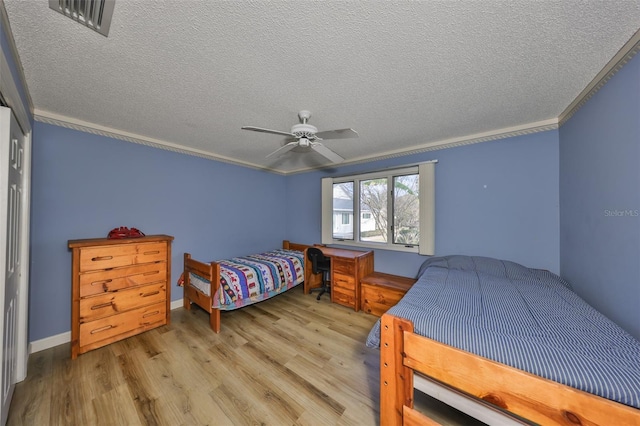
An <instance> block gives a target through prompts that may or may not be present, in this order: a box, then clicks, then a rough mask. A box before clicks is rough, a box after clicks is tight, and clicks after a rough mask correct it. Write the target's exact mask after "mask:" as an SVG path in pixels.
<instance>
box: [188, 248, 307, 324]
mask: <svg viewBox="0 0 640 426" xmlns="http://www.w3.org/2000/svg"><path fill="white" fill-rule="evenodd" d="M308 247H310V246H308V245H305V244H296V243H291V242H289V241H287V240H284V241H282V248H283V249H285V250H298V251H302V252H304V271H305V280H306V279H307V276H308V275H309V271H310V269H309V268H310V266H309V262H308V259H307V252H306V249H307V248H308ZM189 272H193V273H194V274H196V275H199V276H201V277H202V278H205V279H207V281H209V282H210V283H211V291H210V292H209V294H210V296H207V295H206V294H204V293H202V292H201V291H200V290H198V289H197V288H195V287H194V286H192V285H191V283H190V281H189ZM183 277H184V298H183V305H184V308H185V309H187V310H190V309H191V303H195V304H196V305H198V306H200V307H201V308H202V309H204V310H205V311H207V312H208V313H209V325H210V326H211V329H212V330H213V331H214V332H216V333H220V309H217V308H215V309H214V308H213V301H212V297H213V296H214V295H215V294H216V292H217V291H218V288H220V264H218V263H217V262H209V263H204V262H199V261H197V260H195V259H192V258H191V254H189V253H185V254H184V275H183Z"/></svg>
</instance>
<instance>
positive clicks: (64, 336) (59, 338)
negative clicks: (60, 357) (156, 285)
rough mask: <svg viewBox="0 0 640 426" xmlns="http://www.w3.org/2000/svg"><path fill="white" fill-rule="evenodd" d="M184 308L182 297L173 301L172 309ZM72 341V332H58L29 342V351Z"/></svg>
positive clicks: (37, 350)
mask: <svg viewBox="0 0 640 426" xmlns="http://www.w3.org/2000/svg"><path fill="white" fill-rule="evenodd" d="M178 308H182V299H178V300H172V301H171V310H172V311H173V310H174V309H178ZM70 341H71V332H70V331H66V332H64V333H60V334H57V335H55V336H50V337H45V338H44V339H40V340H34V341H33V342H30V343H29V353H30V354H33V353H36V352H40V351H44V350H45V349H49V348H53V347H54V346H58V345H63V344H65V343H69V342H70Z"/></svg>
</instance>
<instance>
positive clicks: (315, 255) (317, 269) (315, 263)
mask: <svg viewBox="0 0 640 426" xmlns="http://www.w3.org/2000/svg"><path fill="white" fill-rule="evenodd" d="M307 258H308V259H309V260H310V261H311V266H312V269H311V270H312V272H313V273H314V274H322V287H320V288H319V289H320V294H318V297H317V298H316V300H320V297H322V295H323V294H325V293H327V292H329V294H331V293H330V292H331V286H330V285H329V283H328V281H329V279H328V278H327V277H328V276H329V274H330V273H331V259H330V258H329V257H327V256H325V255H324V253H322V250H320V249H319V248H315V247H309V248H308V249H307ZM313 290H317V289H315V288H314V289H311V291H312V292H313Z"/></svg>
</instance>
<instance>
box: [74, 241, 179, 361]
mask: <svg viewBox="0 0 640 426" xmlns="http://www.w3.org/2000/svg"><path fill="white" fill-rule="evenodd" d="M172 240H173V237H170V236H168V235H153V236H147V237H141V238H126V239H114V240H110V239H106V238H98V239H88V240H71V241H69V248H71V249H72V263H71V269H72V272H71V273H72V279H71V358H76V357H77V356H78V355H79V354H82V353H85V352H87V351H89V350H92V349H96V348H99V347H102V346H104V345H107V344H109V343H113V342H116V341H118V340H122V339H124V338H126V337H130V336H133V335H136V334H138V333H141V332H143V331H146V330H150V329H152V328H155V327H159V326H161V325H165V324H169V322H170V317H169V313H170V304H171V296H170V290H171V286H170V283H169V280H170V279H171V241H172Z"/></svg>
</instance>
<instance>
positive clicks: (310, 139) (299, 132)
mask: <svg viewBox="0 0 640 426" xmlns="http://www.w3.org/2000/svg"><path fill="white" fill-rule="evenodd" d="M310 117H311V112H309V111H306V110H302V111H300V112H298V118H299V119H300V123H299V124H294V125H293V127H291V131H290V132H283V131H280V130H270V129H263V128H262V127H253V126H243V127H242V129H243V130H252V131H254V132H262V133H272V134H274V135H282V136H290V137H293V138H295V140H293V141H289V143H287V144H286V145H284V146H283V147H281V148H278V149H277V150H275V151H274V152H272V153H271V154H269V155H267V158H269V157H274V156H279V155H282V154H284V153H285V152H288V151H291V150H292V149H294V148H297V147H303V148H307V147H309V148H311V149H312V150H314V151H316V152H317V153H318V154H320V155H322V156H323V157H325V158H327V159H328V160H330V161H332V162H334V163H341V162H343V161H344V158H342V157H341V156H339V155H338V154H336V153H335V152H333V151H331V150H330V149H329V148H327V147H326V146H324V145H323V144H321V143H320V142H318V141H321V140H325V139H349V138H357V137H358V132H356V131H355V130H353V129H338V130H327V131H324V132H318V129H317V128H316V127H315V126H312V125H311V124H309V123H308V121H309V118H310Z"/></svg>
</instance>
